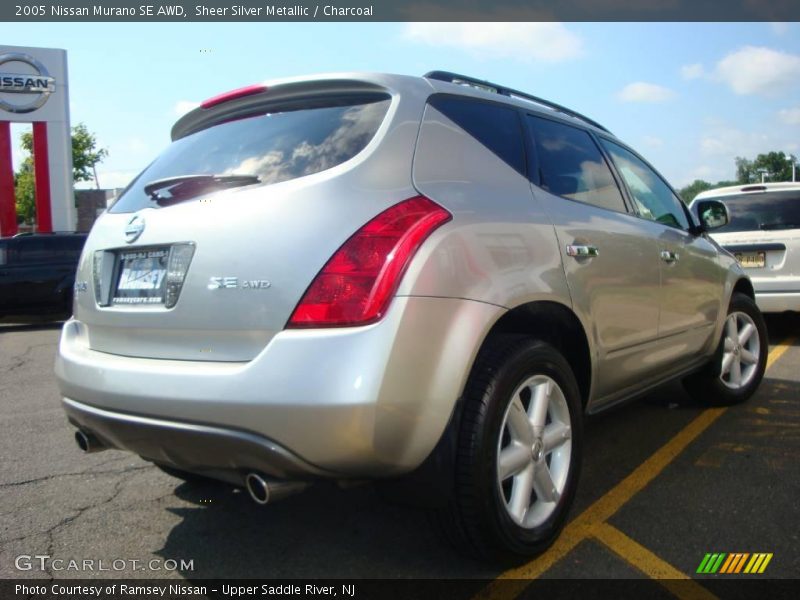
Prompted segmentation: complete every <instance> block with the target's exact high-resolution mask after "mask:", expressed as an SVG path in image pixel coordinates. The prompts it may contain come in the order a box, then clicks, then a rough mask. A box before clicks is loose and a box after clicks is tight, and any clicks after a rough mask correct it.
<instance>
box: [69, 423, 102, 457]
mask: <svg viewBox="0 0 800 600" xmlns="http://www.w3.org/2000/svg"><path fill="white" fill-rule="evenodd" d="M75 442H76V443H77V444H78V448H80V449H81V451H82V452H83V453H84V454H91V453H93V452H102V451H103V450H108V446H106V445H105V444H103V443H102V442H101V441H100V440H98V439H97V438H96V437H95V436H94V434H91V433H89V432H88V431H82V430H80V429H78V430H77V431H76V432H75Z"/></svg>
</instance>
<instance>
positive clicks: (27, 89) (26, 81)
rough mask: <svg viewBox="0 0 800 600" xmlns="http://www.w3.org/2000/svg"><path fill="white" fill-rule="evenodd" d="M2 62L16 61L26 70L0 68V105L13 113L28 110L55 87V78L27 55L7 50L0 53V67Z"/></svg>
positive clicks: (42, 101)
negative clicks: (4, 52)
mask: <svg viewBox="0 0 800 600" xmlns="http://www.w3.org/2000/svg"><path fill="white" fill-rule="evenodd" d="M6 64H9V65H12V64H19V65H21V66H22V68H23V69H25V68H26V67H27V69H25V70H30V72H28V73H26V72H24V71H23V72H19V71H17V72H7V71H3V70H0V108H2V109H3V110H6V111H8V112H13V113H29V112H32V111H34V110H36V109H37V108H40V107H41V106H42V105H43V104H44V103H45V102H47V99H48V98H49V97H50V94H51V93H53V91H54V90H55V81H56V80H55V79H53V78H52V77H50V73H49V72H48V71H47V68H46V67H45V66H44V65H43V64H42V63H41V62H39V61H38V60H36V59H35V58H34V57H33V56H31V55H30V54H21V53H19V52H9V53H7V54H3V55H0V69H3V67H4V66H5V65H6ZM8 94H11V95H10V96H8Z"/></svg>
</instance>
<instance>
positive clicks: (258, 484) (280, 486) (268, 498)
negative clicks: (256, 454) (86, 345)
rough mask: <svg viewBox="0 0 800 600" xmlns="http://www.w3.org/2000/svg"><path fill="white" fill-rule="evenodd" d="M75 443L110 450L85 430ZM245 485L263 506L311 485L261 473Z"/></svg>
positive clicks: (89, 448)
mask: <svg viewBox="0 0 800 600" xmlns="http://www.w3.org/2000/svg"><path fill="white" fill-rule="evenodd" d="M75 442H76V443H77V444H78V448H80V449H81V451H82V452H83V453H85V454H91V453H94V452H102V451H103V450H108V446H106V445H105V444H104V443H103V442H101V441H100V440H99V439H98V438H97V436H95V435H94V434H93V433H91V432H89V431H84V430H83V429H78V430H77V431H76V432H75ZM244 485H245V488H247V493H248V494H250V497H251V498H252V499H253V501H254V502H255V503H256V504H260V505H262V506H263V505H265V504H269V503H270V502H275V501H276V500H280V499H281V498H285V497H287V496H291V495H293V494H296V493H298V492H302V491H303V490H304V489H306V488H307V487H308V485H309V484H308V483H306V482H304V481H278V480H275V479H268V478H266V477H264V476H263V475H261V474H260V473H248V474H247V476H246V477H245V479H244Z"/></svg>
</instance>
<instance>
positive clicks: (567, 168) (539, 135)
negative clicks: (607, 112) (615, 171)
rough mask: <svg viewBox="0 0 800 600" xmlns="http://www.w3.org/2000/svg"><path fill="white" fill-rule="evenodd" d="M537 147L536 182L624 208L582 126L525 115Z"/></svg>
mask: <svg viewBox="0 0 800 600" xmlns="http://www.w3.org/2000/svg"><path fill="white" fill-rule="evenodd" d="M528 122H529V124H530V126H531V130H532V132H533V139H534V147H535V148H536V157H537V160H538V168H539V185H540V186H541V187H542V188H543V189H544V190H547V191H548V192H550V193H551V194H556V195H557V196H561V197H563V198H568V199H570V200H578V201H580V202H586V203H587V204H593V205H595V206H599V207H600V208H607V209H609V210H616V211H619V212H625V202H624V200H623V199H622V194H621V193H620V191H619V187H617V183H616V181H614V176H613V175H612V174H611V169H610V168H609V167H608V164H607V163H606V161H605V159H604V158H603V155H602V154H601V152H600V149H599V148H598V147H597V144H595V143H594V140H593V139H592V137H591V136H590V135H589V134H588V133H587V132H586V131H583V130H582V129H578V128H577V127H571V126H569V125H565V124H562V123H556V122H555V121H551V120H549V119H542V118H539V117H533V116H530V115H529V116H528Z"/></svg>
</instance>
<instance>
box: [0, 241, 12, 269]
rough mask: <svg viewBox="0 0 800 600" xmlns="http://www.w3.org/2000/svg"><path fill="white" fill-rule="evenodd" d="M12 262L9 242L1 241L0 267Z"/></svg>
mask: <svg viewBox="0 0 800 600" xmlns="http://www.w3.org/2000/svg"><path fill="white" fill-rule="evenodd" d="M10 262H11V252H10V251H9V247H8V242H4V241H0V267H2V266H3V265H7V264H9V263H10Z"/></svg>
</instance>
